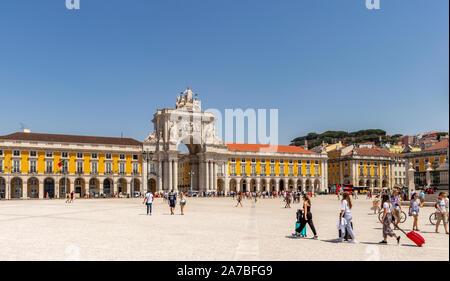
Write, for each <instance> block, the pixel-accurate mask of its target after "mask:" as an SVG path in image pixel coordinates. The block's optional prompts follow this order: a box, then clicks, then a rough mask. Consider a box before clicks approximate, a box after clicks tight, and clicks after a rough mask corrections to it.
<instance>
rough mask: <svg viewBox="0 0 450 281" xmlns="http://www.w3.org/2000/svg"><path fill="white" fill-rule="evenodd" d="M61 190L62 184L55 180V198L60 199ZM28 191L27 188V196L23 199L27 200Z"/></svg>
mask: <svg viewBox="0 0 450 281" xmlns="http://www.w3.org/2000/svg"><path fill="white" fill-rule="evenodd" d="M59 188H60V184H59V181H56V180H55V191H54V192H55V196H54V197H55V198H59ZM26 190H27V188H25V194H24V195H25V196H22V197H23V198H27V194H26Z"/></svg>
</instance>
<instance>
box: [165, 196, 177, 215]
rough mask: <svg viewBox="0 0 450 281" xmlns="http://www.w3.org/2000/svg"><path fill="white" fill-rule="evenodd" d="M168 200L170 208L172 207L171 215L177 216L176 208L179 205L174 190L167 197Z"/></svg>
mask: <svg viewBox="0 0 450 281" xmlns="http://www.w3.org/2000/svg"><path fill="white" fill-rule="evenodd" d="M167 200H168V201H169V207H170V214H171V215H174V214H175V206H176V203H177V195H176V194H175V193H174V192H173V190H171V191H170V193H169V195H168V196H167Z"/></svg>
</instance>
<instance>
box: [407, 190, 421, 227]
mask: <svg viewBox="0 0 450 281" xmlns="http://www.w3.org/2000/svg"><path fill="white" fill-rule="evenodd" d="M419 208H420V199H419V194H417V193H415V192H414V193H413V194H412V195H411V201H410V202H409V211H408V214H409V216H412V217H413V218H414V221H413V228H412V229H413V231H414V230H415V231H420V230H419V226H418V221H419Z"/></svg>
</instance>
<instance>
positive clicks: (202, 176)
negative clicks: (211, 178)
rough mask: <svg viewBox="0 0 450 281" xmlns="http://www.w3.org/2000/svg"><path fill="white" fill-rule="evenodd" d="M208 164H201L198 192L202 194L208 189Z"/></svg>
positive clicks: (201, 162) (202, 162)
mask: <svg viewBox="0 0 450 281" xmlns="http://www.w3.org/2000/svg"><path fill="white" fill-rule="evenodd" d="M205 171H206V164H205V162H204V161H200V162H199V169H198V179H199V187H198V190H199V191H200V192H202V191H203V190H205V187H206V173H205Z"/></svg>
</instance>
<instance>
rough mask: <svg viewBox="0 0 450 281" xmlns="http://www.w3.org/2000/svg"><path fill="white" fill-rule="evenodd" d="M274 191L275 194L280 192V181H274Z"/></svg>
mask: <svg viewBox="0 0 450 281" xmlns="http://www.w3.org/2000/svg"><path fill="white" fill-rule="evenodd" d="M275 191H276V192H277V193H278V192H279V191H280V179H275Z"/></svg>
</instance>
